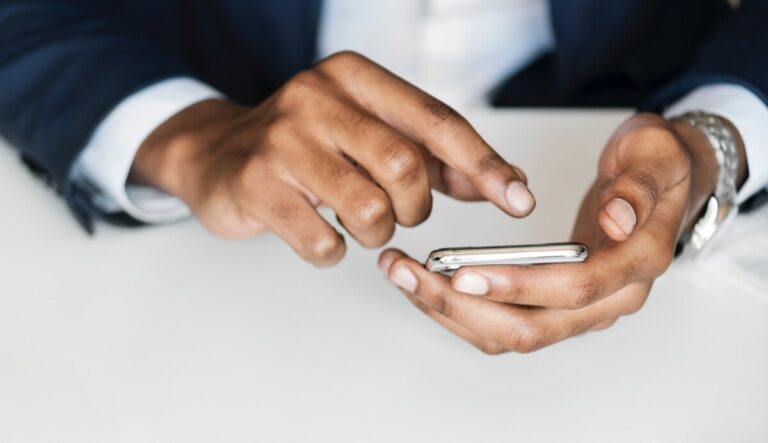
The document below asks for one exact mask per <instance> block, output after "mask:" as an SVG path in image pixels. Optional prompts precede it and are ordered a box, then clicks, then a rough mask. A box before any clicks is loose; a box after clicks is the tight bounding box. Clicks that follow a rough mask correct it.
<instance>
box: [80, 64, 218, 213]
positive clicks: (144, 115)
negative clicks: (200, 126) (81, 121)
mask: <svg viewBox="0 0 768 443" xmlns="http://www.w3.org/2000/svg"><path fill="white" fill-rule="evenodd" d="M220 97H222V95H221V93H219V92H218V91H216V90H215V89H213V88H211V87H210V86H207V85H205V84H204V83H201V82H200V81H198V80H195V79H192V78H186V77H177V78H172V79H168V80H164V81H161V82H159V83H155V84H154V85H151V86H148V87H146V88H144V89H142V90H140V91H138V92H136V93H134V94H132V95H130V96H129V97H127V98H126V99H124V100H123V101H122V102H120V104H118V105H117V107H115V108H114V109H113V110H112V111H111V112H110V113H109V114H108V115H107V117H106V118H105V119H104V120H103V121H102V122H101V123H100V124H99V126H98V127H97V128H96V130H95V131H94V133H93V135H92V137H91V139H90V141H89V142H88V144H87V145H86V147H85V149H84V150H83V152H82V153H81V154H80V156H79V157H78V159H77V161H76V162H75V165H74V167H73V169H72V176H71V177H72V180H73V181H75V182H78V183H81V184H83V185H85V186H86V187H87V188H88V189H90V190H91V191H92V192H93V199H94V203H95V204H96V205H97V206H98V207H99V208H100V209H101V210H103V211H106V212H109V213H115V212H121V211H125V212H126V213H128V214H129V215H131V216H132V217H134V218H135V219H137V220H139V221H142V222H145V223H170V222H174V221H178V220H181V219H183V218H186V217H188V216H189V208H187V206H186V205H185V204H184V203H183V202H182V201H181V200H179V199H177V198H175V197H173V196H171V195H168V194H166V193H164V192H161V191H158V190H156V189H153V188H149V187H146V186H139V185H135V184H130V183H128V174H129V172H130V170H131V166H132V165H133V160H134V158H135V157H136V153H137V152H138V150H139V147H141V145H142V143H143V142H144V140H145V139H146V138H147V136H149V134H151V133H152V132H153V131H154V130H155V129H156V128H157V127H159V126H160V125H161V124H162V123H163V122H165V121H166V120H168V119H169V118H171V117H172V116H173V115H175V114H177V113H178V112H179V111H181V110H183V109H185V108H187V107H189V106H191V105H193V104H195V103H198V102H200V101H203V100H207V99H211V98H220Z"/></svg>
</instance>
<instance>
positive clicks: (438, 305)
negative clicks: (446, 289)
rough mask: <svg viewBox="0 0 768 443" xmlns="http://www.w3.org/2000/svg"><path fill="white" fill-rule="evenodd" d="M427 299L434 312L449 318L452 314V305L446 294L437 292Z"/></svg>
mask: <svg viewBox="0 0 768 443" xmlns="http://www.w3.org/2000/svg"><path fill="white" fill-rule="evenodd" d="M429 301H430V305H431V306H432V309H434V310H435V312H437V313H438V314H440V315H442V316H444V317H448V318H451V316H452V315H453V305H452V304H451V301H450V300H449V299H448V297H447V296H446V294H444V293H442V292H438V293H436V294H434V295H433V296H432V297H430V300H429Z"/></svg>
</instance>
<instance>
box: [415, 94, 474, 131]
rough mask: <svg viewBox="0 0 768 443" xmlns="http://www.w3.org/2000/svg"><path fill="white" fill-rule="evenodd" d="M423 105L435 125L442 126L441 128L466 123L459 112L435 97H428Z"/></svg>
mask: <svg viewBox="0 0 768 443" xmlns="http://www.w3.org/2000/svg"><path fill="white" fill-rule="evenodd" d="M424 106H425V107H426V109H427V112H428V113H429V116H430V117H431V118H432V121H433V122H434V124H435V125H438V126H442V127H443V128H446V127H447V128H450V127H453V126H457V125H461V124H466V120H465V119H464V117H462V116H461V114H459V113H458V112H456V110H455V109H453V108H452V107H450V106H448V105H447V104H445V103H443V102H441V101H440V100H438V99H436V98H433V97H429V98H428V99H427V100H426V102H425V104H424Z"/></svg>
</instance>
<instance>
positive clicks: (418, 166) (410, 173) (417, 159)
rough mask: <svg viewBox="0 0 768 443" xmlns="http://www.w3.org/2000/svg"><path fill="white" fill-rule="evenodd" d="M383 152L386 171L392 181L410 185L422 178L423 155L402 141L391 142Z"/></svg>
mask: <svg viewBox="0 0 768 443" xmlns="http://www.w3.org/2000/svg"><path fill="white" fill-rule="evenodd" d="M383 151H384V152H383V154H384V158H385V162H384V163H385V169H386V173H387V176H388V177H389V178H390V180H392V181H394V182H396V183H410V182H413V181H416V180H417V179H418V178H419V177H420V176H421V172H422V159H421V155H420V154H419V153H417V152H416V150H415V149H413V148H411V147H410V146H407V145H406V144H405V142H403V141H402V140H398V139H395V140H391V141H389V142H388V143H387V144H386V145H385V147H384V149H383Z"/></svg>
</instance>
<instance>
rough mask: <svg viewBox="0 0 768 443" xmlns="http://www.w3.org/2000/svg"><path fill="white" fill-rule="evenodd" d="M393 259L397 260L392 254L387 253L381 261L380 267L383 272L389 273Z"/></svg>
mask: <svg viewBox="0 0 768 443" xmlns="http://www.w3.org/2000/svg"><path fill="white" fill-rule="evenodd" d="M393 261H395V257H394V256H393V255H392V254H387V255H385V256H384V257H383V258H382V259H381V261H380V262H379V269H381V272H383V273H384V274H387V273H388V272H389V267H390V266H392V262H393Z"/></svg>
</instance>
